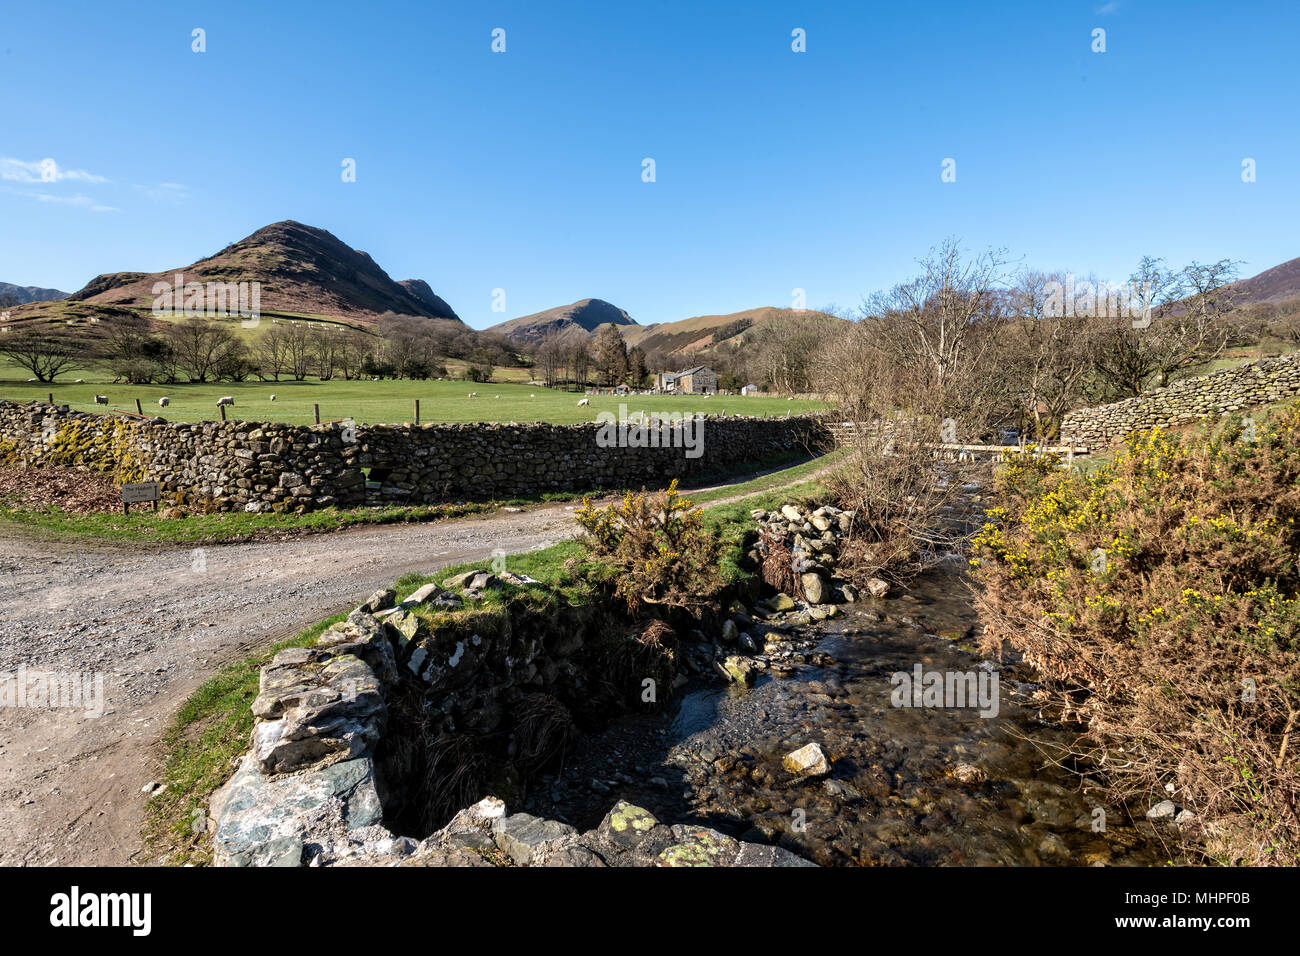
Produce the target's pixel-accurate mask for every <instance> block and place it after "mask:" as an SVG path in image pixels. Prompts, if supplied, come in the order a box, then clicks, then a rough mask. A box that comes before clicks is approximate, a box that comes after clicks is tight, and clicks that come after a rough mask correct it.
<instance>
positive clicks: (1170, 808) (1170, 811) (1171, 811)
mask: <svg viewBox="0 0 1300 956" xmlns="http://www.w3.org/2000/svg"><path fill="white" fill-rule="evenodd" d="M1177 813H1178V807H1177V806H1175V805H1174V801H1172V800H1161V801H1160V802H1159V803H1157V804H1156V805H1155V806H1154V807H1152V808H1151V809H1150V810H1148V811H1147V819H1148V820H1172V819H1174V816H1175V815H1176V814H1177Z"/></svg>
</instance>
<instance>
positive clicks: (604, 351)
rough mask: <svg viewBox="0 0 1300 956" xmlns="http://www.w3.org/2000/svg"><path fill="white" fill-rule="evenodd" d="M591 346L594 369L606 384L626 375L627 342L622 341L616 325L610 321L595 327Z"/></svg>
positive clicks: (610, 383) (619, 380)
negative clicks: (593, 352) (594, 337)
mask: <svg viewBox="0 0 1300 956" xmlns="http://www.w3.org/2000/svg"><path fill="white" fill-rule="evenodd" d="M592 348H593V350H594V351H595V353H596V354H595V363H596V369H597V370H598V371H599V372H600V376H601V378H602V379H603V380H604V383H605V384H606V385H613V384H615V383H616V382H621V381H623V379H624V378H626V377H627V344H626V343H625V342H624V341H623V336H622V335H621V334H620V333H619V331H618V326H616V325H614V324H612V323H610V324H606V325H602V326H601V327H600V328H599V329H597V330H596V339H595V342H594V343H593V346H592Z"/></svg>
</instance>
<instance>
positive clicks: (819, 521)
mask: <svg viewBox="0 0 1300 956" xmlns="http://www.w3.org/2000/svg"><path fill="white" fill-rule="evenodd" d="M808 523H809V524H811V525H812V526H813V527H814V528H816V529H817V530H818V531H829V530H830V529H831V519H830V518H828V517H826V515H824V514H820V515H819V514H816V513H815V512H814V513H813V514H812V515H810V516H809V517H808Z"/></svg>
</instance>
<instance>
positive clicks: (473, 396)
mask: <svg viewBox="0 0 1300 956" xmlns="http://www.w3.org/2000/svg"><path fill="white" fill-rule="evenodd" d="M465 397H466V398H478V392H470V393H469V394H468V395H466V396H465Z"/></svg>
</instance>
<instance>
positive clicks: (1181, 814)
mask: <svg viewBox="0 0 1300 956" xmlns="http://www.w3.org/2000/svg"><path fill="white" fill-rule="evenodd" d="M1195 822H1196V814H1194V813H1193V812H1192V811H1191V810H1179V811H1178V815H1177V816H1176V817H1174V823H1176V824H1177V825H1178V826H1180V827H1185V826H1187V825H1188V824H1192V823H1195Z"/></svg>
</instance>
